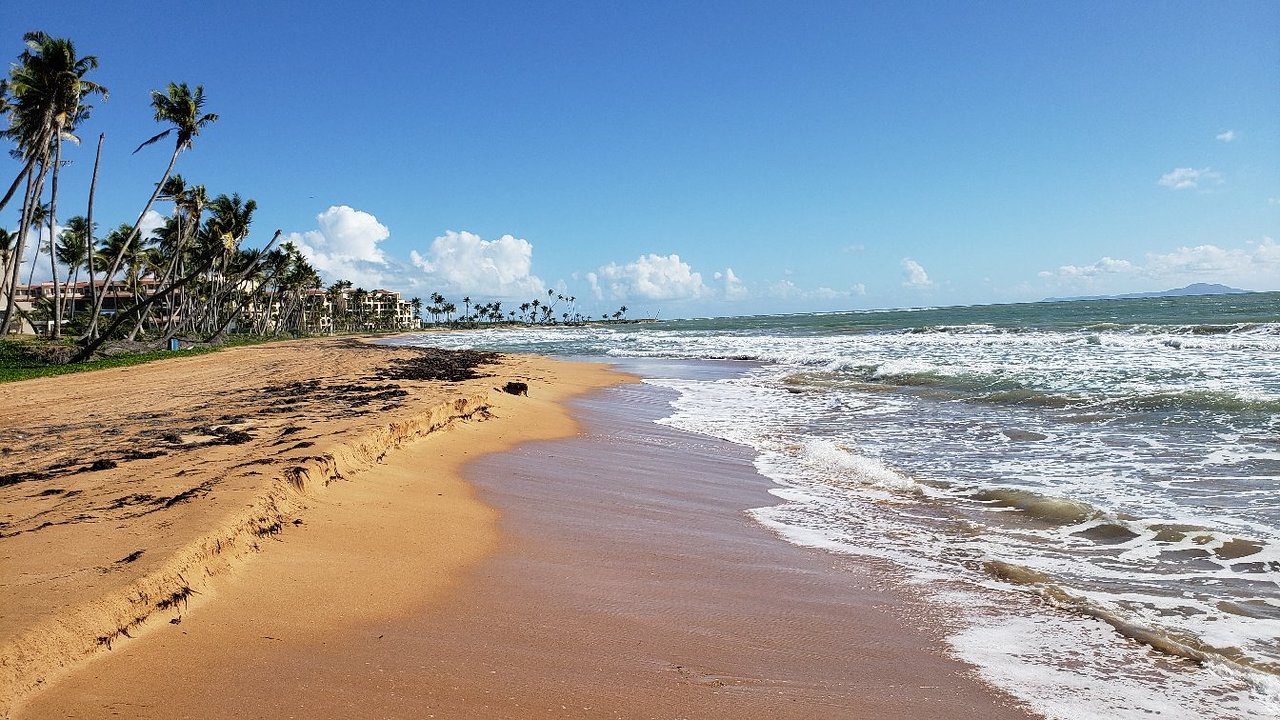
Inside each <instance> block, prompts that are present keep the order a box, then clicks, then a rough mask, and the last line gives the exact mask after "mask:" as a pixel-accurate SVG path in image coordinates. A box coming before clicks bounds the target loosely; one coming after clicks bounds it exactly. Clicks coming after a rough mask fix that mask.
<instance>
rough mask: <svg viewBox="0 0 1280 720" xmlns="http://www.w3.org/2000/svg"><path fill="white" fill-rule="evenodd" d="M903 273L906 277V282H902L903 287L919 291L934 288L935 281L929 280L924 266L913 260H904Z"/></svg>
mask: <svg viewBox="0 0 1280 720" xmlns="http://www.w3.org/2000/svg"><path fill="white" fill-rule="evenodd" d="M902 272H903V274H904V275H905V276H906V280H903V281H902V286H903V287H907V288H914V289H917V290H923V289H926V288H931V287H933V281H932V280H930V279H929V273H927V272H925V269H924V266H923V265H921V264H920V263H918V262H916V261H915V260H912V259H911V258H902Z"/></svg>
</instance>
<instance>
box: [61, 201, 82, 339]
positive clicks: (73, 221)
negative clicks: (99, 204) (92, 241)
mask: <svg viewBox="0 0 1280 720" xmlns="http://www.w3.org/2000/svg"><path fill="white" fill-rule="evenodd" d="M88 235H89V221H87V220H85V219H84V218H83V217H81V216H80V215H76V216H75V217H72V218H70V219H69V220H67V226H66V227H65V228H64V229H63V231H62V234H61V235H59V236H58V245H57V247H56V248H55V250H54V254H55V256H56V257H57V259H58V262H60V263H62V264H63V265H65V266H66V267H67V296H68V298H70V301H71V302H70V307H69V308H68V312H67V314H68V315H69V316H70V317H69V318H68V321H70V320H71V319H73V318H74V317H75V311H76V299H77V295H76V294H74V293H76V285H77V284H78V283H79V281H80V268H82V267H84V266H86V265H87V264H88V262H89V246H88V244H87V243H86V237H87V236H88Z"/></svg>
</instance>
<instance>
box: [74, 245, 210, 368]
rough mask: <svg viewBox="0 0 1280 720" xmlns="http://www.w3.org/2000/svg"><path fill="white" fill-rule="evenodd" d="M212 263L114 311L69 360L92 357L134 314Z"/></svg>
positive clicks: (205, 269) (162, 297) (194, 277)
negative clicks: (125, 307)
mask: <svg viewBox="0 0 1280 720" xmlns="http://www.w3.org/2000/svg"><path fill="white" fill-rule="evenodd" d="M212 264H213V261H212V260H209V261H207V262H205V263H203V264H201V266H200V267H198V268H196V269H195V270H194V271H192V272H190V273H188V274H187V275H184V276H182V277H180V278H178V279H177V280H176V281H174V283H173V284H172V285H170V286H169V287H167V288H163V289H161V290H158V291H156V292H155V293H153V294H151V295H149V296H147V298H146V299H145V300H143V301H142V302H140V303H138V304H137V305H134V306H132V307H130V308H128V309H127V310H125V311H124V312H119V313H116V314H115V316H113V317H112V318H111V322H110V323H108V324H107V327H106V328H105V329H104V330H103V331H102V334H100V335H98V336H97V337H95V338H92V339H90V340H89V341H88V342H86V343H85V344H84V345H83V346H81V348H80V350H79V352H77V353H76V354H75V357H73V358H71V362H83V361H85V360H88V359H89V358H91V357H93V354H94V353H96V352H97V351H98V348H100V347H102V344H103V343H105V342H106V341H107V338H109V337H111V336H112V335H113V334H114V333H115V331H116V330H118V329H120V328H121V327H122V326H123V325H124V324H125V323H126V322H131V321H132V320H133V317H134V316H135V315H137V314H138V313H140V312H144V311H145V310H146V309H147V308H148V307H149V306H150V305H154V304H155V303H158V302H160V301H161V300H164V299H166V298H168V297H169V296H170V295H171V294H173V292H174V291H176V290H179V289H181V288H182V287H184V286H185V285H186V284H187V283H189V282H191V281H192V280H195V279H196V278H197V277H199V276H200V275H201V274H202V273H204V272H205V271H207V270H208V269H209V267H210V266H211V265H212Z"/></svg>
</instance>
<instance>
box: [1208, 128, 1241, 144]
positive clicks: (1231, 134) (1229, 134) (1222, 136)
mask: <svg viewBox="0 0 1280 720" xmlns="http://www.w3.org/2000/svg"><path fill="white" fill-rule="evenodd" d="M1213 137H1214V138H1216V139H1218V140H1221V141H1222V142H1231V141H1232V140H1235V139H1236V137H1237V136H1236V131H1235V130H1224V131H1222V132H1220V133H1218V134H1217V135H1214V136H1213Z"/></svg>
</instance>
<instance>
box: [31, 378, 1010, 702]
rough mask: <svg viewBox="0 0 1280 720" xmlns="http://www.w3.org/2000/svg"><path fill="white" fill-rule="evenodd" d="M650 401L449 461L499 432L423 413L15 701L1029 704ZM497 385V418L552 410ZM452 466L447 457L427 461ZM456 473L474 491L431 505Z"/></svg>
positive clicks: (634, 394) (609, 394)
mask: <svg viewBox="0 0 1280 720" xmlns="http://www.w3.org/2000/svg"><path fill="white" fill-rule="evenodd" d="M535 396H536V393H535ZM664 403H665V398H664V397H663V396H662V391H660V390H657V389H655V388H652V387H648V386H620V387H615V388H611V389H609V390H605V391H602V392H600V393H598V394H596V395H593V396H591V397H590V398H589V399H587V400H583V401H579V402H577V403H575V412H576V413H577V414H578V416H579V417H580V418H581V420H582V423H583V427H584V429H585V432H584V433H583V434H581V435H579V436H577V437H573V438H570V439H564V440H553V441H548V442H536V443H531V444H524V445H521V446H520V447H518V448H516V449H515V450H512V451H510V452H504V453H498V454H487V455H484V456H483V457H481V458H480V459H478V460H475V461H474V462H471V463H470V464H466V465H465V467H463V465H462V463H463V462H464V461H466V460H468V459H471V458H470V457H467V456H459V455H457V454H456V453H451V452H450V449H449V448H454V449H455V450H456V449H457V448H458V447H459V446H465V444H467V443H469V442H470V441H472V440H474V443H473V444H472V453H473V454H474V453H478V452H481V451H482V450H484V451H487V450H491V449H501V448H502V447H504V446H505V444H509V443H510V442H511V441H513V440H515V439H518V438H514V437H510V436H507V437H506V438H505V440H504V439H501V438H498V439H497V441H496V442H494V440H495V438H494V437H493V433H494V432H495V428H499V427H503V425H502V424H501V422H502V419H501V418H499V420H498V423H491V422H485V423H465V424H459V425H457V426H455V428H454V429H453V430H451V431H450V432H448V433H445V434H438V435H436V436H428V437H427V438H426V439H424V440H422V441H419V442H417V443H415V444H414V445H412V446H410V447H409V448H407V449H406V450H404V451H402V452H400V453H397V454H396V455H394V456H389V458H388V463H387V465H385V466H383V469H385V470H387V471H389V472H388V473H382V470H379V471H378V473H380V475H381V479H378V480H376V481H372V478H373V474H369V475H367V476H365V477H364V478H362V482H361V483H352V484H351V486H350V487H351V488H356V487H359V488H360V489H361V492H360V493H359V494H357V495H350V494H346V488H339V491H340V492H341V493H343V494H341V495H339V494H338V493H334V494H333V497H334V498H335V499H334V502H333V504H332V505H326V506H323V507H320V508H318V509H317V510H316V511H315V512H314V513H313V514H312V515H310V516H308V520H307V524H306V525H304V526H303V528H304V532H301V533H296V534H295V533H290V534H287V535H285V536H282V537H281V539H280V540H281V542H280V544H279V546H278V547H272V548H270V549H269V552H266V553H263V554H262V555H261V556H258V557H256V558H255V559H254V561H253V562H252V563H251V564H248V565H246V566H245V567H244V568H242V569H241V570H240V571H237V573H235V575H234V577H233V578H231V580H230V581H228V582H226V583H225V584H223V585H221V586H219V588H218V590H217V596H216V597H213V598H208V599H204V600H201V602H200V603H199V604H198V605H197V606H195V607H193V608H192V609H191V611H190V612H189V614H188V615H187V617H186V618H184V621H183V622H182V624H181V625H178V626H173V627H168V628H162V629H161V630H160V631H157V632H154V633H151V634H149V635H148V636H147V637H145V638H143V639H141V640H139V641H137V642H132V643H128V644H126V645H124V646H122V647H121V649H120V650H119V651H118V652H113V653H112V656H111V657H110V658H108V659H107V660H106V661H102V662H94V663H91V664H89V665H87V666H85V667H84V668H83V669H82V670H81V671H79V672H78V673H76V674H74V675H72V676H71V677H69V678H67V680H65V681H64V682H63V683H61V684H59V685H58V686H57V687H56V688H55V689H54V690H53V691H52V692H48V693H44V694H41V695H39V696H37V697H36V698H35V699H34V701H33V702H32V703H31V705H30V706H29V707H28V708H27V711H26V712H24V713H23V714H22V715H21V717H39V718H45V717H50V718H52V717H98V716H103V715H107V714H110V713H112V712H115V713H119V714H122V715H127V716H132V717H157V718H158V717H176V716H185V717H219V718H221V717H260V716H272V717H333V718H337V717H403V718H411V717H412V718H417V717H440V718H473V717H482V718H533V717H559V718H601V717H619V718H727V717H735V718H792V717H794V718H802V717H803V718H861V717H866V718H872V717H891V718H937V717H944V716H945V717H948V718H1026V717H1031V716H1030V715H1029V714H1027V713H1026V712H1025V711H1023V710H1022V709H1020V708H1018V707H1017V706H1016V705H1015V704H1014V703H1013V701H1011V700H1010V699H1009V698H1007V697H1005V696H1003V695H1001V694H999V693H998V692H996V691H994V690H991V689H990V688H988V687H987V686H985V685H983V684H982V683H981V682H979V681H977V680H976V679H974V678H973V677H972V676H971V675H970V674H969V669H968V668H967V667H966V666H964V665H963V664H961V663H959V662H957V661H954V660H952V659H950V658H948V657H947V656H946V655H945V653H944V652H943V650H942V645H941V643H940V642H939V641H938V639H937V638H936V637H935V636H934V635H933V634H932V633H931V632H930V631H928V630H926V629H921V628H920V627H919V626H920V625H921V620H920V618H919V613H921V612H923V611H922V609H921V608H919V607H917V606H914V605H913V604H912V603H911V602H910V601H909V600H907V599H906V598H904V597H902V596H900V595H898V594H896V593H894V592H893V591H892V590H889V589H883V588H882V587H881V586H882V583H881V582H880V581H881V580H882V577H881V576H879V575H878V574H877V571H875V570H874V569H871V568H867V567H864V566H860V565H858V564H856V563H853V562H851V561H848V560H843V559H839V558H836V557H834V556H831V555H828V554H826V553H823V552H821V551H814V550H808V549H803V548H798V547H794V546H791V545H788V544H786V543H784V542H782V541H781V540H779V539H778V538H776V537H774V536H773V535H772V534H771V533H770V532H769V531H768V530H766V529H764V528H762V527H761V526H759V525H757V524H756V523H754V522H753V521H752V520H751V519H750V518H749V517H747V516H746V515H745V514H744V512H743V511H744V510H745V509H747V508H751V507H758V506H760V505H764V504H768V503H770V502H773V498H772V496H770V495H768V494H767V489H768V487H769V483H768V481H767V480H765V479H764V478H762V477H760V476H759V475H757V474H756V473H755V472H754V470H753V469H752V467H751V465H750V459H749V457H747V456H746V455H745V453H744V452H743V451H742V450H741V449H739V448H736V447H734V446H731V445H728V444H726V443H721V442H716V441H713V440H709V439H705V438H700V437H694V436H690V435H687V434H684V433H680V432H678V431H674V430H669V429H666V428H663V427H660V426H656V425H653V424H652V422H651V420H652V419H654V418H656V417H660V416H661V415H663V414H665V407H664ZM520 407H523V408H525V409H527V410H532V411H533V412H532V413H531V414H527V415H523V416H522V417H520V418H508V419H509V420H511V419H514V420H516V422H515V423H509V424H508V425H507V426H510V425H511V424H517V425H519V426H521V428H522V429H523V430H528V429H529V428H530V427H534V426H536V427H542V428H543V431H544V432H546V433H548V434H547V435H546V436H547V437H554V436H555V435H556V434H557V433H558V432H563V431H564V429H565V427H566V426H565V425H562V424H561V423H569V421H568V419H567V418H565V417H563V416H558V415H557V414H556V411H555V408H554V407H552V406H548V405H541V406H537V407H534V406H532V405H528V406H525V405H522V406H520ZM568 427H569V428H570V429H571V428H572V423H569V425H568ZM443 456H451V457H452V458H453V459H452V460H450V461H448V462H449V463H454V464H446V466H443V467H442V466H440V465H434V466H433V465H430V463H432V462H437V461H438V460H439V458H441V457H443ZM460 467H462V468H463V470H462V471H463V473H464V474H465V478H466V479H467V480H469V481H470V483H467V482H464V481H463V480H462V479H461V478H459V477H456V476H454V477H449V476H450V475H451V474H452V473H451V472H450V470H456V469H458V468H460ZM424 469H429V470H430V472H428V473H426V474H425V476H426V477H428V478H429V479H427V480H426V482H427V485H425V486H424V485H423V480H424V473H423V470H424ZM472 488H474V489H475V490H474V491H475V492H478V496H479V498H480V499H481V500H483V503H484V504H483V505H477V504H475V503H471V502H463V504H462V506H461V507H469V508H472V509H471V510H470V511H468V512H469V513H474V514H462V515H459V514H458V513H459V509H458V508H454V507H447V506H443V505H441V506H433V503H434V502H435V501H434V500H433V498H446V497H451V496H458V497H461V498H462V499H463V500H464V501H467V500H469V499H470V498H471V497H473V496H472V495H471V493H472V492H473V489H472ZM339 497H340V498H341V499H340V500H339V499H338V498H339ZM489 508H492V509H489ZM387 511H394V512H395V514H396V518H397V519H393V520H391V521H388V522H387V523H385V525H384V523H383V522H382V521H381V520H380V519H379V518H382V517H385V513H386V512H387ZM412 517H421V518H422V522H421V523H419V524H418V526H417V528H418V529H417V530H415V531H414V532H413V533H410V534H408V535H405V534H403V531H404V529H405V528H406V527H415V526H414V525H413V524H412V522H404V521H405V520H406V519H407V518H412ZM477 528H478V529H479V532H478V533H477V532H476V530H477ZM388 529H396V530H398V531H399V532H398V533H393V534H388V533H387V532H386V531H387V530H388ZM458 538H462V541H461V542H451V540H457V539H458ZM356 540H359V542H355V545H352V543H353V542H354V541H356ZM366 543H367V544H368V545H367V546H366ZM406 556H407V557H409V558H411V559H406ZM389 563H399V564H400V567H397V568H395V569H394V570H390V571H387V572H385V573H383V572H381V570H379V567H382V566H385V565H387V564H389ZM433 563H444V564H445V565H446V566H447V568H435V569H433ZM419 565H420V567H419ZM380 573H381V574H380ZM441 574H443V575H445V576H447V577H448V578H449V580H448V581H447V582H443V583H437V584H435V585H432V584H431V578H432V577H433V576H437V575H441ZM406 584H407V585H409V586H411V587H410V588H409V589H408V590H406V589H405V586H406ZM422 585H429V586H431V587H433V588H434V589H433V590H428V591H425V592H424V591H423V590H422V587H421V586H422ZM331 586H334V587H338V588H346V590H340V591H334V590H332V588H331Z"/></svg>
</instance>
